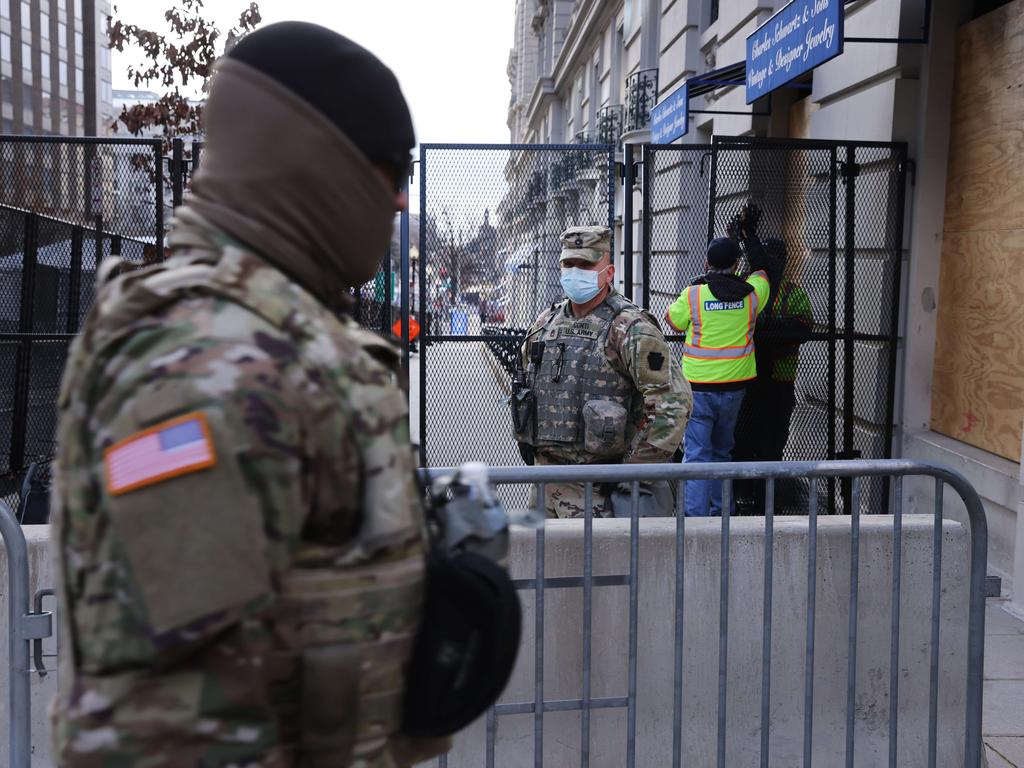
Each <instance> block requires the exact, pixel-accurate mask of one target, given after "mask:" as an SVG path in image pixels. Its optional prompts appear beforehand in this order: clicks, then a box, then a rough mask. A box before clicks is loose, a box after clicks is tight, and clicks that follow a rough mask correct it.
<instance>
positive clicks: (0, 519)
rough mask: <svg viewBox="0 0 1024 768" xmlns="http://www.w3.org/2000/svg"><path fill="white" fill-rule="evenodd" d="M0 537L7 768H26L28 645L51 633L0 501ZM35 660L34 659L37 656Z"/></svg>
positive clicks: (12, 522)
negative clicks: (34, 601) (4, 599)
mask: <svg viewBox="0 0 1024 768" xmlns="http://www.w3.org/2000/svg"><path fill="white" fill-rule="evenodd" d="M0 537H2V538H3V543H4V547H5V548H6V550H7V672H8V686H9V688H10V690H9V691H8V700H7V705H8V722H9V730H8V739H9V747H10V765H11V768H29V766H30V765H31V759H32V734H31V727H30V720H29V718H30V716H31V715H30V711H29V707H30V704H31V689H30V686H29V683H30V678H31V675H32V673H33V672H34V671H35V670H34V669H33V668H32V666H31V663H30V659H31V658H32V653H31V646H32V644H33V643H36V641H40V640H42V639H43V638H47V637H50V635H52V634H53V616H52V614H51V613H50V612H49V611H39V610H37V611H33V610H32V606H31V601H30V597H29V596H30V594H31V593H30V591H29V573H28V545H27V544H26V543H25V534H24V533H22V530H21V526H20V525H18V521H17V520H16V519H15V517H14V515H13V514H12V513H11V509H10V507H8V506H7V505H6V504H4V503H3V502H2V501H0ZM37 658H38V656H37Z"/></svg>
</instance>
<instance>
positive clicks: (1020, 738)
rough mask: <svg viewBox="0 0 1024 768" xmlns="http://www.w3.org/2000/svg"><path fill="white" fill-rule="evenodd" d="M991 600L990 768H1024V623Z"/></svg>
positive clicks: (986, 717) (985, 727) (986, 726)
mask: <svg viewBox="0 0 1024 768" xmlns="http://www.w3.org/2000/svg"><path fill="white" fill-rule="evenodd" d="M1005 604H1006V601H1005V600H1000V599H991V600H989V601H988V605H987V607H986V612H985V709H984V714H983V715H982V724H981V732H982V738H983V739H984V741H985V756H986V757H987V758H988V765H989V768H1024V620H1021V619H1020V618H1018V617H1016V616H1014V615H1013V614H1011V613H1009V612H1008V611H1007V610H1005V608H1004V605H1005Z"/></svg>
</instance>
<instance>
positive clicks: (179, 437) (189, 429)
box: [103, 412, 217, 496]
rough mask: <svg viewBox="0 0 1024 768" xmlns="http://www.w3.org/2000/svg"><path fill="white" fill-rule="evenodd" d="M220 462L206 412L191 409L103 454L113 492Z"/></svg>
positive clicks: (142, 485) (120, 492) (144, 485)
mask: <svg viewBox="0 0 1024 768" xmlns="http://www.w3.org/2000/svg"><path fill="white" fill-rule="evenodd" d="M216 463H217V454H216V451H215V450H214V447H213V440H212V438H211V437H210V427H209V425H208V424H207V423H206V416H204V415H203V414H202V413H198V412H196V413H189V414H186V415H184V416H179V417H178V418H176V419H171V420H169V421H165V422H163V423H161V424H157V425H156V426H153V427H150V428H149V429H146V430H143V431H142V432H137V433H136V434H134V435H131V436H130V437H127V438H125V439H124V440H122V441H121V442H119V443H117V444H116V445H112V446H111V447H110V448H108V449H107V450H106V451H105V452H104V454H103V464H104V468H105V470H106V476H107V492H108V493H110V495H111V496H120V495H121V494H123V493H128V492H129V491H134V490H137V489H139V488H145V487H146V486H147V485H153V484H155V483H159V482H162V481H164V480H170V479H171V478H174V477H180V476H181V475H187V474H189V473H190V472H198V471H199V470H202V469H208V468H209V467H213V466H215V465H216Z"/></svg>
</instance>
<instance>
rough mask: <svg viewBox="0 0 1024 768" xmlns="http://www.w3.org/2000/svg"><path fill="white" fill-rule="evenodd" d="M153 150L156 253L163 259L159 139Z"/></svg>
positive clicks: (161, 143) (159, 258) (162, 212)
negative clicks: (154, 158) (154, 163)
mask: <svg viewBox="0 0 1024 768" xmlns="http://www.w3.org/2000/svg"><path fill="white" fill-rule="evenodd" d="M153 150H154V151H155V152H156V169H157V171H156V255H157V259H158V260H160V261H163V259H164V147H163V142H162V141H161V140H160V139H155V144H154V145H153Z"/></svg>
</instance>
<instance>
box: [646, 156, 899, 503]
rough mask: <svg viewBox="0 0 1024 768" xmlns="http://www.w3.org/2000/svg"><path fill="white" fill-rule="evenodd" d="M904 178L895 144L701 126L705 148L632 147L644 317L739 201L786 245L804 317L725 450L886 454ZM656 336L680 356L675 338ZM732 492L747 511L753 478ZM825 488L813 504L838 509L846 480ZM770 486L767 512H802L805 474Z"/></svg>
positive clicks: (741, 456) (882, 486)
mask: <svg viewBox="0 0 1024 768" xmlns="http://www.w3.org/2000/svg"><path fill="white" fill-rule="evenodd" d="M905 181H906V147H905V145H903V144H871V143H867V144H863V143H843V142H827V141H792V140H771V139H756V138H737V137H715V139H714V144H713V145H712V146H710V147H708V146H696V145H694V146H687V145H680V146H677V145H671V146H649V147H646V148H645V151H644V182H645V183H644V198H645V205H644V208H645V213H644V218H643V226H644V230H645V237H644V243H645V245H644V271H645V283H646V285H645V297H646V298H648V300H649V307H650V309H651V310H652V312H654V314H655V316H657V317H659V318H661V317H664V314H665V311H666V310H667V308H668V306H669V304H670V303H671V302H672V301H673V300H674V299H675V298H676V297H677V296H678V295H679V292H680V291H681V290H682V288H683V287H685V286H686V285H688V284H689V283H690V281H691V280H692V279H693V278H694V277H697V276H699V275H701V274H703V272H704V270H705V263H704V253H705V248H706V245H707V242H708V240H709V239H711V238H712V237H717V236H724V235H725V234H726V228H727V225H728V223H729V221H730V220H731V219H732V217H733V216H734V215H735V214H736V213H738V212H739V210H740V208H741V207H742V206H743V205H744V204H745V203H746V202H747V201H748V200H753V201H754V202H756V203H757V204H758V205H759V206H760V208H761V209H762V212H763V215H762V218H761V224H760V228H759V234H760V236H761V239H762V241H768V240H771V239H775V240H777V241H780V242H781V243H783V244H784V246H785V248H786V251H787V253H788V258H787V268H786V273H785V277H786V279H787V280H788V281H790V282H791V283H792V284H794V286H795V287H794V288H792V289H784V290H789V291H791V292H790V294H789V295H790V297H791V298H790V301H793V300H794V299H793V298H792V297H795V296H799V295H800V294H801V293H802V294H803V296H804V299H803V300H804V301H806V302H807V304H809V306H810V310H811V314H812V316H813V324H814V329H813V334H812V335H811V337H810V339H809V340H808V341H806V342H805V343H803V344H802V345H801V346H800V349H799V358H798V359H799V362H798V365H797V368H796V381H795V386H793V387H790V388H789V390H788V392H782V391H779V390H780V389H782V388H784V385H773V384H771V383H770V382H769V383H767V384H766V383H763V382H762V381H758V382H757V383H755V384H754V385H752V386H751V387H750V388H749V389H748V391H747V397H746V402H745V404H744V407H743V410H742V411H741V414H740V419H739V423H738V425H737V429H736V437H737V444H736V448H735V449H734V451H733V457H734V458H735V459H736V460H755V459H758V460H759V459H764V458H785V459H787V460H795V461H802V460H815V459H829V458H854V457H864V458H885V457H888V456H891V455H892V444H893V430H894V421H895V414H894V410H895V384H896V379H895V375H896V368H897V363H898V360H897V350H898V328H897V325H898V318H899V302H900V290H899V285H900V278H901V263H902V254H903V251H902V248H903V210H904V194H905V186H906V184H905ZM741 269H747V265H746V264H742V265H741ZM848 318H849V321H848ZM765 336H766V337H767V338H769V339H770V338H771V336H772V335H771V333H770V332H769V333H766V334H765ZM670 338H671V339H672V340H673V341H674V342H675V345H676V349H677V351H679V353H680V354H681V350H680V345H679V342H680V341H681V337H670ZM761 357H762V361H761V362H762V368H765V367H767V366H764V359H763V353H762V354H761ZM772 398H774V400H776V401H778V402H771V403H769V402H766V399H772ZM784 399H791V400H792V408H791V411H792V416H791V418H790V419H789V421H788V423H781V420H780V423H778V424H776V423H774V422H772V423H769V422H768V421H766V420H765V418H766V417H765V414H767V413H778V412H783V408H782V406H781V405H780V404H779V403H781V400H784ZM767 405H774V406H776V407H775V408H774V410H772V409H771V408H768V407H766V406H767ZM773 432H774V433H781V434H782V437H783V443H784V450H783V454H782V456H781V457H765V456H762V455H761V454H762V452H763V451H764V450H766V449H765V447H764V446H762V445H761V444H760V442H761V438H760V436H762V435H764V434H766V433H773ZM736 490H737V501H738V502H739V506H738V510H739V511H740V512H741V513H742V512H744V511H760V507H761V505H760V502H759V501H758V499H759V498H760V496H761V494H762V493H763V487H762V486H760V485H756V486H753V487H752V486H750V485H748V484H746V483H745V482H740V483H738V484H737V488H736ZM839 490H840V489H839V487H838V486H835V484H832V485H831V486H825V487H823V489H822V493H823V494H824V496H823V498H822V500H821V501H822V502H823V506H822V510H823V511H827V512H834V511H836V509H837V505H841V504H844V503H845V505H846V508H848V507H849V504H850V498H849V486H848V484H846V485H845V486H844V491H845V492H844V493H843V494H840V493H839ZM864 492H865V494H866V497H865V498H866V499H867V502H868V505H867V510H868V511H871V512H878V511H884V510H885V509H886V508H887V504H888V497H889V489H888V486H887V485H886V483H885V482H884V481H876V480H870V481H867V483H866V486H865V488H864ZM776 493H777V499H776V502H777V504H778V506H779V507H780V509H785V510H788V511H796V512H800V513H806V512H807V511H808V508H809V500H808V497H807V487H806V484H800V485H797V486H794V485H792V484H790V483H788V482H786V483H783V484H781V485H780V486H779V487H778V488H776Z"/></svg>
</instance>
